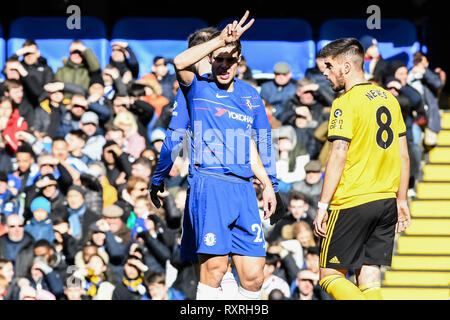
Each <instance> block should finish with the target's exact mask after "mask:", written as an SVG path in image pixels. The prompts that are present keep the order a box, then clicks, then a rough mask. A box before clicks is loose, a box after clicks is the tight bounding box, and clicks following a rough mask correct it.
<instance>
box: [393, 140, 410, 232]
mask: <svg viewBox="0 0 450 320" xmlns="http://www.w3.org/2000/svg"><path fill="white" fill-rule="evenodd" d="M399 144H400V159H401V162H402V169H401V173H400V185H399V187H398V191H397V212H398V221H397V226H396V228H395V230H396V232H403V231H405V229H406V228H408V227H409V225H410V224H411V216H410V213H409V207H408V198H407V192H408V184H409V154H408V144H407V142H406V136H403V137H400V139H399Z"/></svg>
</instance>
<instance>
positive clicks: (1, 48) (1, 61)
mask: <svg viewBox="0 0 450 320" xmlns="http://www.w3.org/2000/svg"><path fill="white" fill-rule="evenodd" d="M5 43H6V42H5V39H4V38H3V26H2V25H1V24H0V70H3V67H4V65H5V50H6V46H5ZM4 78H5V76H4V75H3V73H0V79H4Z"/></svg>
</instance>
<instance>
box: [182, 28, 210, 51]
mask: <svg viewBox="0 0 450 320" xmlns="http://www.w3.org/2000/svg"><path fill="white" fill-rule="evenodd" d="M216 33H217V29H216V28H214V27H207V28H203V29H200V30H197V31H195V32H194V33H193V34H191V35H190V36H189V37H188V48H192V47H195V46H196V45H198V44H200V43H204V42H206V41H209V40H211V39H212V38H214V37H213V35H214V34H216Z"/></svg>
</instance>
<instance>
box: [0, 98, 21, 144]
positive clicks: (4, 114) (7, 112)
mask: <svg viewBox="0 0 450 320" xmlns="http://www.w3.org/2000/svg"><path fill="white" fill-rule="evenodd" d="M27 128H28V123H27V122H26V121H25V119H24V118H23V117H22V116H21V115H20V112H19V109H18V108H14V103H13V101H12V99H11V98H10V97H5V96H3V97H0V132H1V135H2V137H3V139H4V140H5V142H6V146H7V148H8V149H9V150H10V152H11V153H15V152H17V148H18V147H19V141H18V139H17V136H16V134H17V132H19V131H24V130H26V129H27Z"/></svg>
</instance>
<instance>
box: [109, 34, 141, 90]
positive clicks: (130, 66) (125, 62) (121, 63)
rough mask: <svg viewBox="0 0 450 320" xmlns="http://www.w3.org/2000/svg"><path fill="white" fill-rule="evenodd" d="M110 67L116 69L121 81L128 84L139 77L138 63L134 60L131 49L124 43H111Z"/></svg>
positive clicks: (134, 56)
mask: <svg viewBox="0 0 450 320" xmlns="http://www.w3.org/2000/svg"><path fill="white" fill-rule="evenodd" d="M109 63H110V65H112V66H114V67H116V68H117V69H118V70H119V72H120V76H121V77H122V81H123V82H124V83H125V84H128V83H129V82H130V81H132V80H133V79H137V77H138V76H139V62H138V61H137V59H136V55H135V54H134V52H133V50H132V49H131V47H130V46H129V45H128V43H127V42H125V41H116V42H113V43H112V51H111V57H110V59H109Z"/></svg>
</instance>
